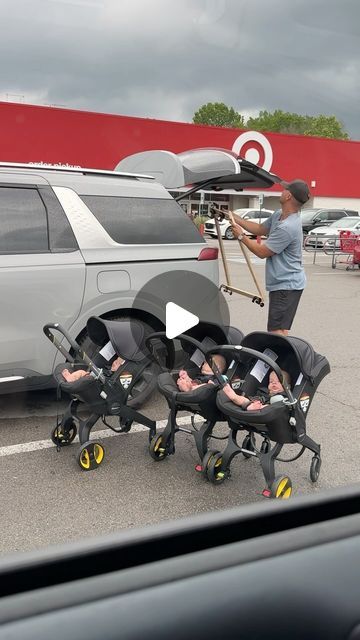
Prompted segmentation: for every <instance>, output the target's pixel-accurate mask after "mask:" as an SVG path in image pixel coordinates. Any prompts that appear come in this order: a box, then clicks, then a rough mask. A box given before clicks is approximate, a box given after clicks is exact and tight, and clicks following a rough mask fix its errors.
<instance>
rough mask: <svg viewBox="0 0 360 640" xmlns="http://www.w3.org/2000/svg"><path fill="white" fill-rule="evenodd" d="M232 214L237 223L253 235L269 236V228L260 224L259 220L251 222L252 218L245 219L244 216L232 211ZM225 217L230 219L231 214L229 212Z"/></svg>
mask: <svg viewBox="0 0 360 640" xmlns="http://www.w3.org/2000/svg"><path fill="white" fill-rule="evenodd" d="M232 216H233V218H234V220H235V222H236V224H238V225H240V227H242V228H243V229H245V231H248V232H249V233H251V235H253V236H267V234H268V233H269V230H268V228H267V227H266V226H265V225H263V224H259V223H258V222H251V220H245V219H244V218H241V217H240V216H238V215H237V214H236V213H232ZM225 217H226V218H227V219H228V220H230V216H229V214H227V215H226V216H225ZM230 222H231V220H230Z"/></svg>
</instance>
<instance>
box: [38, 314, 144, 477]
mask: <svg viewBox="0 0 360 640" xmlns="http://www.w3.org/2000/svg"><path fill="white" fill-rule="evenodd" d="M43 330H44V333H45V335H46V336H47V338H49V340H50V341H51V342H52V343H53V344H54V346H55V347H56V348H57V349H58V351H60V353H61V354H62V355H63V356H64V357H65V358H66V360H67V361H68V362H69V363H72V364H75V362H76V360H75V357H76V356H79V358H80V359H81V361H82V363H84V364H85V365H87V366H88V368H89V371H90V372H91V373H92V374H93V376H94V378H93V380H94V383H95V381H97V382H98V383H99V389H98V390H95V391H98V393H95V397H96V398H97V400H96V402H94V403H93V407H94V410H93V411H91V408H92V407H91V406H90V410H88V413H89V415H87V416H86V418H82V417H81V416H80V415H79V409H80V408H84V407H85V408H86V404H85V403H84V402H83V401H82V400H81V399H78V398H76V397H75V398H73V399H72V400H71V402H70V404H69V406H68V407H67V409H66V411H65V413H64V415H63V416H62V418H61V420H60V421H59V422H58V424H57V425H56V427H55V428H54V429H53V431H52V433H51V439H52V441H53V442H54V444H55V445H56V446H57V449H58V450H60V449H61V448H62V447H65V446H68V445H70V444H71V443H72V442H73V440H74V438H75V437H76V434H77V432H78V435H79V441H80V445H81V446H80V450H79V454H78V463H79V465H80V467H81V468H82V469H84V470H85V471H89V470H91V469H95V468H97V467H98V466H99V465H100V464H101V463H102V461H103V459H104V456H105V449H104V446H103V445H102V443H101V442H100V441H99V440H96V439H92V440H90V431H91V429H92V428H93V426H94V425H95V424H96V422H97V421H98V420H99V418H101V419H102V422H103V423H104V424H105V426H106V427H108V428H109V429H111V430H112V431H114V432H115V433H127V432H129V431H130V429H131V426H132V424H133V422H134V421H137V422H139V423H140V424H143V425H144V426H146V427H148V429H149V441H151V440H152V438H153V437H154V436H155V434H156V422H155V421H154V420H150V418H147V417H146V416H144V415H143V414H141V413H139V412H137V411H135V410H134V409H132V408H131V407H128V406H127V405H126V398H127V396H128V393H129V391H130V388H129V390H128V391H127V392H125V391H124V390H122V388H121V385H120V383H119V380H118V376H117V374H115V375H111V376H106V375H104V373H103V371H102V369H99V368H98V367H97V366H96V365H95V363H94V362H93V361H92V360H91V359H90V358H89V357H88V356H87V354H86V353H85V352H84V351H83V350H82V348H81V347H80V346H79V345H78V344H77V342H75V341H74V340H73V339H72V338H71V336H70V335H69V334H68V333H67V331H65V329H63V327H61V325H58V324H51V323H50V324H46V325H45V326H44V329H43ZM54 330H56V331H58V332H59V333H60V334H61V335H62V336H63V337H65V338H66V340H67V341H68V343H69V344H70V346H71V348H72V350H73V353H74V356H73V355H72V354H70V353H69V351H67V349H65V347H64V346H63V345H62V344H61V342H60V341H59V340H58V339H57V338H56V337H55V335H54V333H53V332H54ZM82 363H77V364H80V365H81V364H82ZM144 366H146V365H144ZM121 396H122V397H121ZM105 416H118V417H119V424H120V426H119V428H115V427H113V426H112V425H110V424H109V423H108V422H106V420H105ZM77 425H78V428H77Z"/></svg>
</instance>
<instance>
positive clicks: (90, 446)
mask: <svg viewBox="0 0 360 640" xmlns="http://www.w3.org/2000/svg"><path fill="white" fill-rule="evenodd" d="M104 456H105V449H104V447H103V445H102V444H101V443H100V442H98V441H97V440H92V441H91V442H90V441H88V442H85V443H84V444H83V445H82V446H81V448H80V451H79V454H78V463H79V465H80V467H81V468H82V469H84V471H92V469H97V467H99V466H100V465H101V463H102V461H103V459H104Z"/></svg>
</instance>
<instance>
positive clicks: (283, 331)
mask: <svg viewBox="0 0 360 640" xmlns="http://www.w3.org/2000/svg"><path fill="white" fill-rule="evenodd" d="M301 294H302V290H300V291H297V290H296V291H295V290H288V289H280V290H278V291H270V293H269V317H268V325H267V330H268V331H269V332H271V333H277V334H279V335H283V336H287V335H288V334H289V330H290V329H291V325H292V323H293V320H294V317H295V314H296V310H297V308H298V304H299V302H300V298H301Z"/></svg>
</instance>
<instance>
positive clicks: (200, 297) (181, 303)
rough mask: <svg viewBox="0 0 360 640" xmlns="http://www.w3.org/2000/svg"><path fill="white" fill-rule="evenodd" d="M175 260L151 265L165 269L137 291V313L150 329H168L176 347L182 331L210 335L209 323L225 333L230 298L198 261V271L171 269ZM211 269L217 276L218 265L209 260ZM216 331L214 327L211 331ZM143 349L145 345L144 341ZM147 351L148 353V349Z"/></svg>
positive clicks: (134, 305) (199, 336) (168, 333)
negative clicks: (203, 273)
mask: <svg viewBox="0 0 360 640" xmlns="http://www.w3.org/2000/svg"><path fill="white" fill-rule="evenodd" d="M173 264H174V263H171V261H169V263H167V262H164V263H163V264H159V265H157V264H156V263H154V265H151V267H152V268H158V269H160V268H161V269H162V270H164V272H163V273H161V274H159V275H157V276H155V277H154V278H151V279H150V280H148V282H147V283H146V285H145V286H144V287H142V288H141V289H140V290H139V291H138V292H137V294H136V295H135V298H134V300H133V304H132V309H133V310H134V314H133V315H134V316H135V317H136V318H139V319H141V320H142V321H143V322H145V323H146V326H147V333H152V332H154V331H165V332H166V338H167V339H168V340H173V341H174V345H175V349H178V348H180V344H179V343H178V341H177V339H176V337H177V336H178V335H179V334H181V333H186V332H188V331H191V335H193V336H194V335H195V334H196V339H200V341H202V339H203V338H202V336H203V334H204V339H205V338H206V337H208V335H209V331H206V326H209V324H211V325H212V326H213V325H218V326H220V327H221V328H222V329H221V331H220V332H219V334H221V336H223V331H224V327H228V326H229V325H230V313H229V308H228V305H227V298H225V296H224V294H223V293H222V292H221V291H219V288H218V286H217V284H216V283H215V282H213V280H212V279H211V278H210V277H209V278H207V277H206V276H204V275H202V274H200V273H197V272H196V271H195V268H196V267H197V264H196V261H194V271H190V270H186V269H173V270H171V267H172V266H173ZM199 265H200V266H199V267H198V268H199V271H200V269H201V268H202V269H203V270H205V269H204V267H203V266H202V265H201V262H200V263H199ZM206 266H207V265H206ZM165 269H167V271H165ZM208 270H209V273H210V274H212V273H214V278H215V276H216V265H215V264H211V263H209V268H208ZM203 329H204V330H203ZM215 331H216V328H215ZM194 332H195V333H194ZM213 333H214V330H212V331H211V334H213ZM221 336H220V337H219V340H221ZM139 349H142V347H141V346H140V345H139ZM143 353H144V355H147V356H148V351H147V349H145V350H144V351H143Z"/></svg>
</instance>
